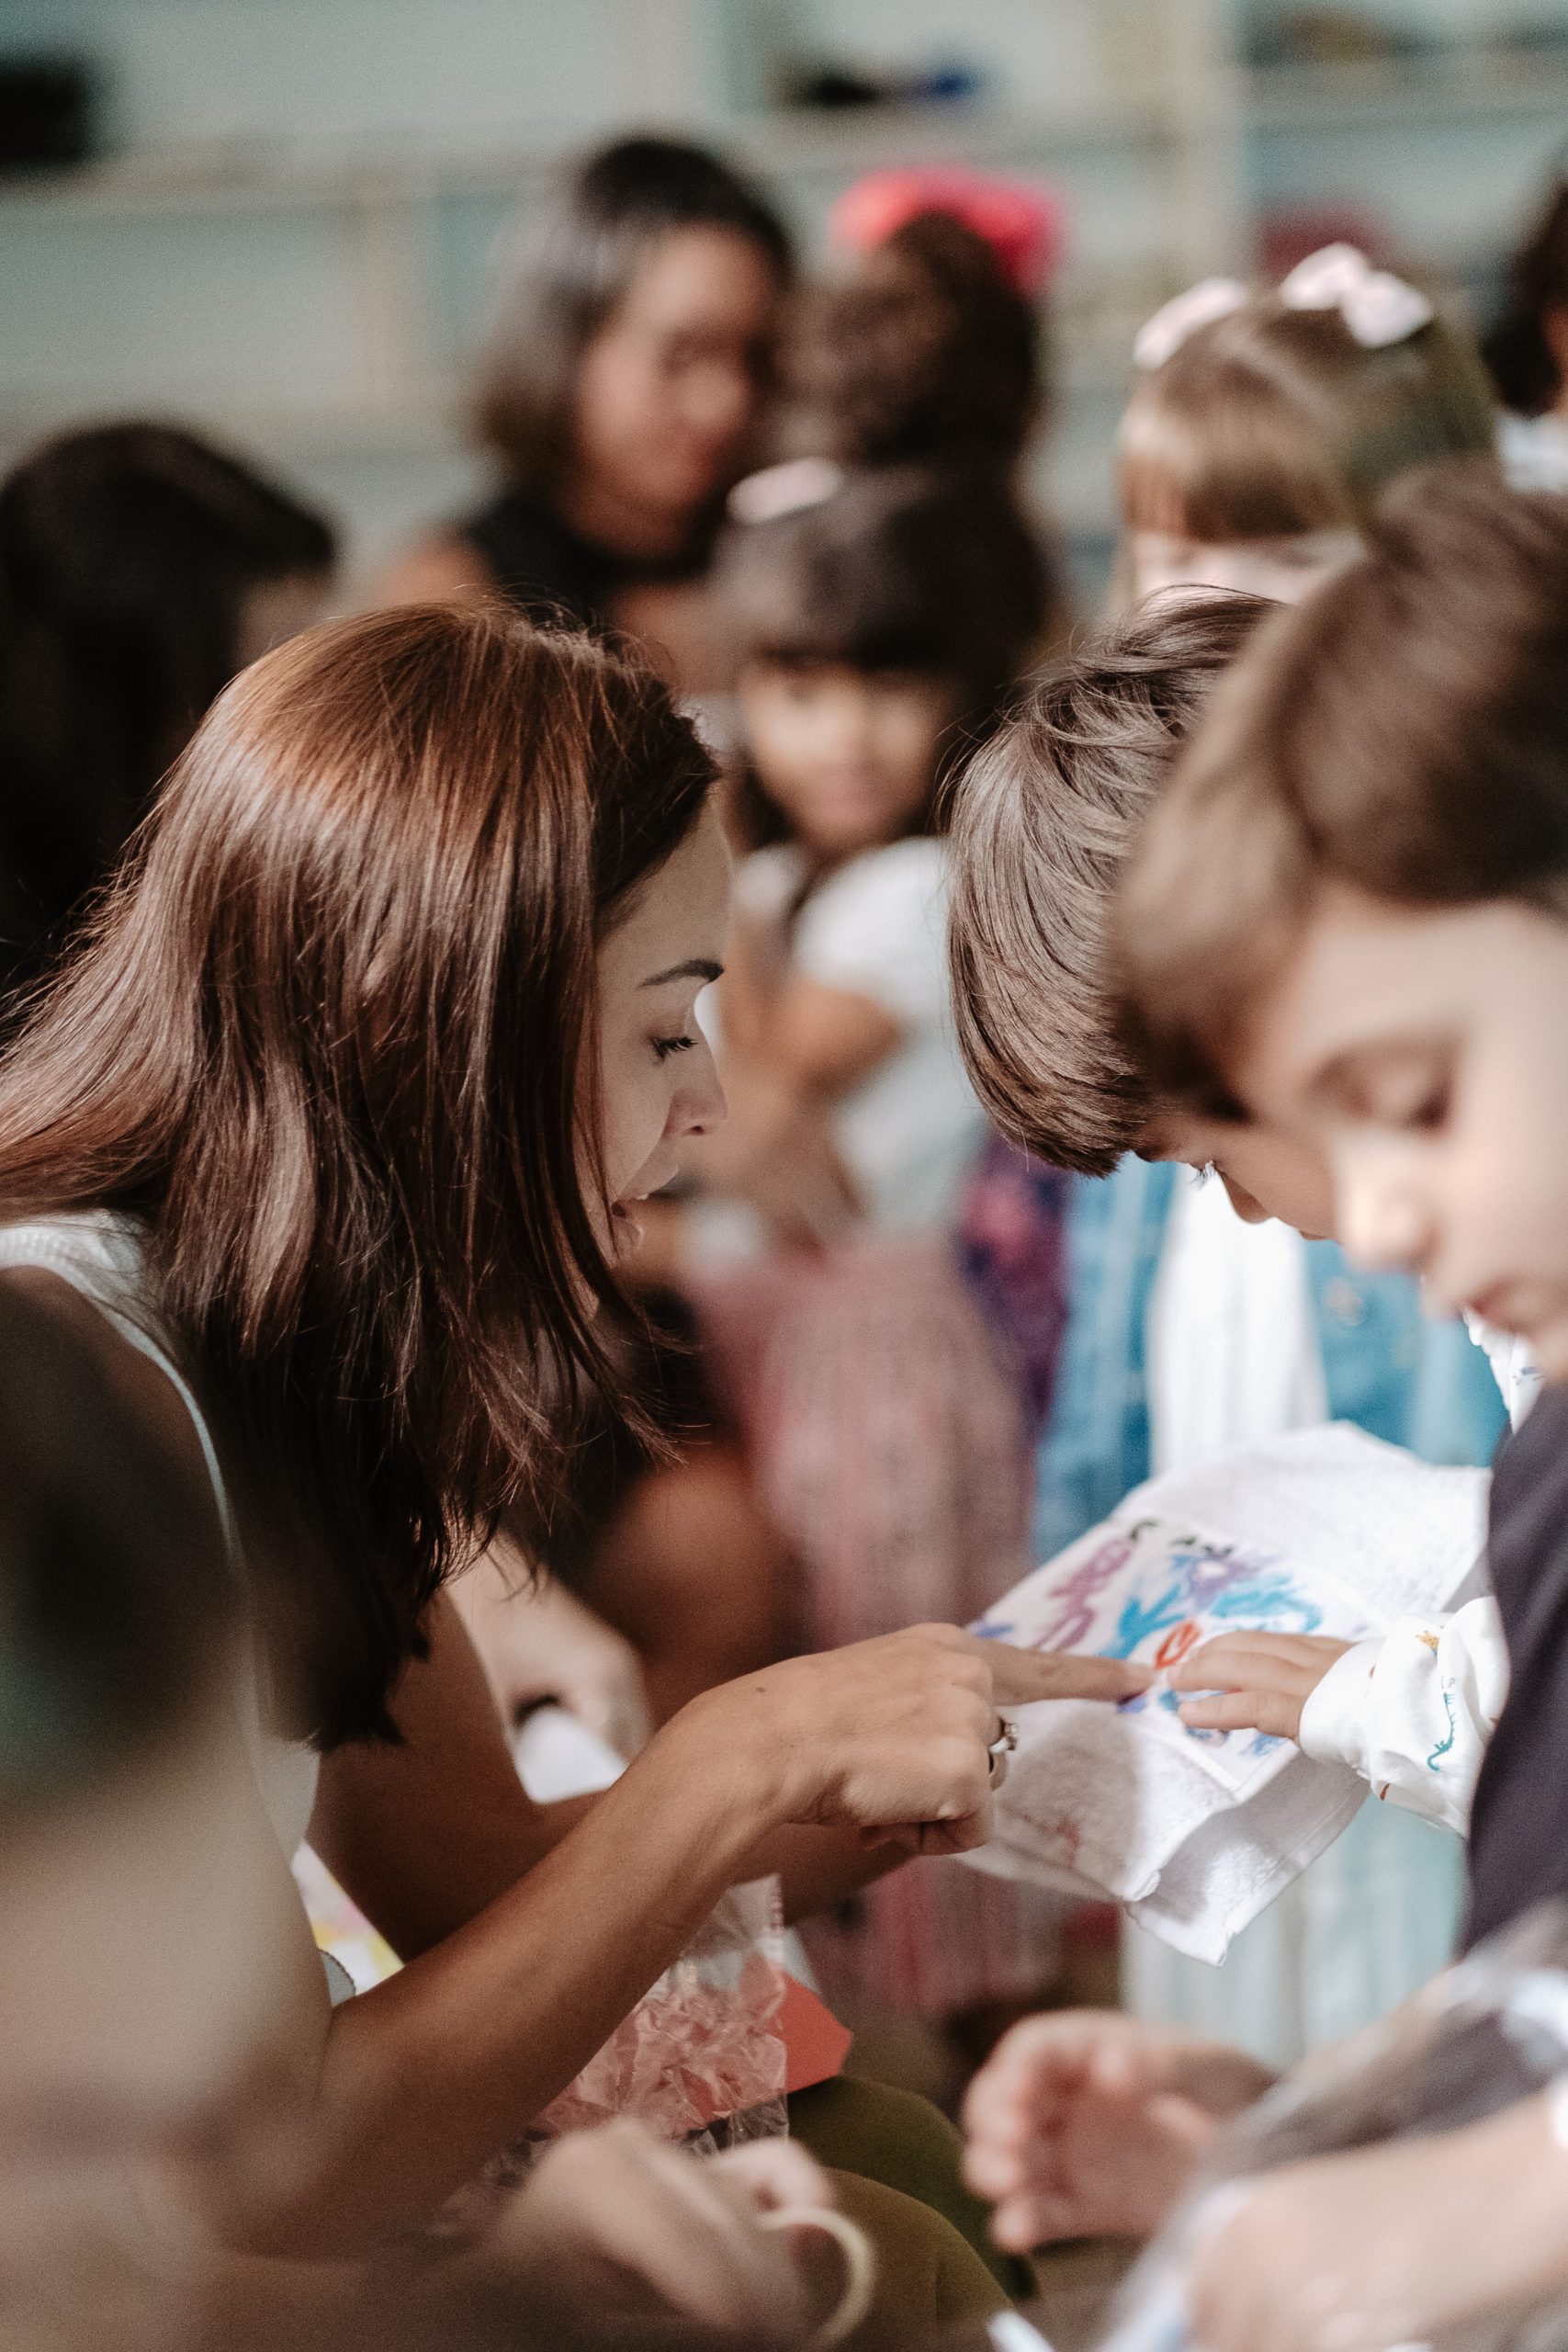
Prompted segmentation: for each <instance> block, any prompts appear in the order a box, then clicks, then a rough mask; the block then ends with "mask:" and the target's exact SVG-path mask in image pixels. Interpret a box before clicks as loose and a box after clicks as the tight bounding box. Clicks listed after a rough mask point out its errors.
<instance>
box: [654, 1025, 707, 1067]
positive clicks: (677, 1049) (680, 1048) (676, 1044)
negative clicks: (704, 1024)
mask: <svg viewBox="0 0 1568 2352" xmlns="http://www.w3.org/2000/svg"><path fill="white" fill-rule="evenodd" d="M696 1042H697V1041H696V1039H695V1037H694V1036H693V1035H691V1034H690V1032H689V1031H688V1032H685V1033H683V1034H682V1035H681V1036H679V1037H655V1039H654V1040H653V1057H654V1059H655V1061H660V1062H666V1061H668V1060H669V1058H670V1057H671V1054H689V1053H690V1052H691V1050H692V1048H693V1046H694V1045H695V1044H696Z"/></svg>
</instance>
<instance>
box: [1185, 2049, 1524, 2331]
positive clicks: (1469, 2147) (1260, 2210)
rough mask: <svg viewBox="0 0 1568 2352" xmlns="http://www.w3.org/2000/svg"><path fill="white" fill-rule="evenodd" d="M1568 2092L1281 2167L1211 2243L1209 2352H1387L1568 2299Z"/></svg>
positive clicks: (1206, 2270) (1206, 2269)
mask: <svg viewBox="0 0 1568 2352" xmlns="http://www.w3.org/2000/svg"><path fill="white" fill-rule="evenodd" d="M1555 2098H1556V2092H1555V2091H1549V2092H1546V2093H1544V2094H1542V2095H1540V2096H1539V2097H1537V2098H1532V2099H1527V2100H1525V2101H1523V2102H1521V2103H1520V2104H1519V2105H1518V2106H1517V2107H1510V2108H1506V2109H1504V2110H1503V2111H1502V2112H1501V2113H1500V2114H1498V2115H1493V2116H1488V2117H1487V2118H1486V2119H1485V2120H1484V2121H1483V2122H1481V2123H1472V2124H1470V2125H1468V2126H1467V2127H1465V2128H1464V2129H1463V2130H1461V2131H1446V2132H1442V2133H1440V2134H1438V2135H1435V2136H1434V2137H1432V2138H1429V2139H1417V2140H1401V2141H1396V2142H1394V2143H1392V2144H1385V2145H1382V2146H1379V2147H1371V2148H1357V2149H1355V2150H1353V2151H1352V2152H1351V2153H1350V2154H1344V2155H1333V2156H1320V2157H1317V2158H1315V2159H1314V2161H1312V2162H1310V2163H1307V2164H1301V2165H1289V2166H1287V2167H1286V2168H1285V2169H1284V2170H1282V2171H1280V2172H1277V2173H1271V2174H1269V2175H1267V2176H1265V2177H1264V2178H1262V2179H1261V2180H1259V2181H1258V2182H1257V2183H1256V2185H1254V2186H1252V2187H1251V2188H1248V2189H1247V2193H1246V2195H1245V2197H1244V2199H1243V2200H1242V2202H1241V2204H1240V2206H1239V2209H1231V2210H1229V2211H1227V2215H1226V2218H1224V2220H1222V2221H1220V2222H1218V2223H1217V2225H1216V2226H1215V2227H1214V2228H1213V2229H1212V2230H1211V2231H1210V2232H1209V2233H1206V2234H1205V2235H1204V2236H1203V2237H1202V2238H1201V2239H1200V2241H1199V2244H1198V2245H1197V2247H1196V2249H1195V2251H1194V2254H1193V2256H1192V2259H1191V2264H1190V2271H1189V2278H1188V2293H1189V2301H1190V2320H1191V2337H1192V2340H1193V2341H1194V2342H1195V2343H1199V2344H1202V2345H1204V2346H1207V2347H1208V2352H1379V2348H1380V2347H1382V2346H1388V2345H1393V2344H1420V2343H1428V2342H1430V2341H1431V2339H1432V2338H1433V2337H1434V2336H1446V2335H1448V2334H1449V2333H1450V2331H1458V2330H1461V2329H1463V2330H1464V2333H1465V2340H1466V2341H1470V2340H1472V2339H1471V2335H1470V2328H1471V2326H1472V2325H1473V2324H1476V2323H1480V2322H1483V2321H1487V2320H1490V2321H1492V2322H1493V2325H1492V2326H1491V2327H1488V2328H1486V2329H1484V2331H1483V2334H1484V2335H1485V2336H1486V2338H1487V2339H1490V2337H1491V2335H1493V2333H1494V2332H1497V2333H1498V2335H1499V2336H1500V2335H1501V2332H1502V2331H1501V2329H1500V2328H1499V2327H1498V2323H1500V2322H1501V2321H1502V2320H1503V2319H1504V2317H1505V2316H1506V2315H1517V2314H1522V2313H1523V2312H1525V2311H1527V2310H1528V2309H1529V2308H1530V2307H1531V2306H1533V2305H1538V2304H1540V2303H1541V2302H1543V2301H1547V2300H1548V2299H1556V2298H1561V2297H1562V2295H1563V2293H1564V2292H1565V2291H1568V2154H1565V2153H1564V2150H1563V2144H1562V2137H1561V2135H1560V2133H1559V2132H1558V2131H1555V2130H1554V2128H1553V2122H1552V2109H1553V2105H1554V2101H1555Z"/></svg>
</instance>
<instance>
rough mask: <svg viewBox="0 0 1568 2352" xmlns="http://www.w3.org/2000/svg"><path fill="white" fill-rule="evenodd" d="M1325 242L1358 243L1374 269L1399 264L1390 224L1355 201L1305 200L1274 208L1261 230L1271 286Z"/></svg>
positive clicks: (1261, 262) (1261, 254) (1262, 252)
mask: <svg viewBox="0 0 1568 2352" xmlns="http://www.w3.org/2000/svg"><path fill="white" fill-rule="evenodd" d="M1325 245H1354V246H1355V247H1356V249H1357V251H1358V252H1359V253H1363V254H1366V256H1367V259H1368V260H1369V261H1370V262H1371V265H1372V267H1373V268H1374V269H1389V268H1397V267H1398V260H1399V257H1398V255H1397V254H1395V253H1394V252H1393V246H1392V242H1391V240H1390V237H1389V233H1388V231H1387V229H1386V227H1385V226H1384V225H1383V224H1382V222H1381V221H1379V220H1375V219H1374V218H1373V216H1372V215H1371V213H1368V212H1362V211H1359V209H1357V207H1356V206H1355V205H1353V204H1303V205H1296V206H1292V208H1291V209H1289V210H1281V211H1278V212H1270V213H1269V215H1268V216H1267V217H1266V219H1265V220H1264V221H1263V224H1262V226H1261V228H1260V229H1259V230H1258V263H1259V266H1260V267H1261V269H1262V272H1263V276H1264V277H1265V278H1266V279H1267V281H1268V283H1269V285H1270V286H1277V285H1278V284H1279V283H1280V279H1281V278H1282V277H1289V276H1290V274H1291V272H1292V269H1294V267H1295V266H1296V264H1297V263H1298V262H1299V261H1305V259H1306V257H1307V255H1308V254H1317V253H1321V252H1322V251H1323V248H1324V246H1325Z"/></svg>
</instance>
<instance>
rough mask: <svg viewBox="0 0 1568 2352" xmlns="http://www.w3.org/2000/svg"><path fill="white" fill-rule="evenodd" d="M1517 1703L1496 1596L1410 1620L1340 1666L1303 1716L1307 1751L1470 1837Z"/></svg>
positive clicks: (1327, 1676) (1364, 1646) (1337, 1663)
mask: <svg viewBox="0 0 1568 2352" xmlns="http://www.w3.org/2000/svg"><path fill="white" fill-rule="evenodd" d="M1507 1695H1508V1652H1507V1648H1506V1644H1505V1642H1504V1640H1503V1625H1502V1621H1501V1619H1500V1618H1499V1616H1498V1614H1497V1604H1496V1602H1495V1600H1493V1598H1492V1596H1491V1595H1490V1594H1489V1593H1487V1594H1484V1595H1483V1596H1481V1597H1480V1598H1478V1599H1477V1600H1471V1601H1467V1602H1466V1603H1465V1605H1464V1607H1463V1608H1462V1609H1460V1610H1457V1611H1455V1612H1454V1614H1453V1615H1452V1616H1451V1617H1437V1616H1435V1617H1401V1618H1399V1619H1397V1620H1396V1622H1395V1623H1393V1625H1392V1626H1391V1627H1390V1628H1389V1630H1388V1632H1387V1633H1386V1634H1383V1636H1382V1640H1381V1641H1370V1642H1358V1643H1357V1644H1356V1645H1355V1646H1354V1647H1353V1648H1351V1649H1348V1650H1347V1651H1346V1653H1345V1655H1344V1657H1341V1658H1337V1659H1336V1661H1335V1663H1334V1665H1333V1666H1331V1667H1330V1668H1329V1669H1328V1672H1327V1673H1326V1674H1325V1676H1324V1678H1323V1680H1322V1681H1321V1682H1320V1683H1319V1684H1318V1686H1317V1689H1316V1690H1315V1691H1314V1692H1313V1694H1312V1696H1311V1698H1310V1699H1308V1701H1307V1702H1306V1705H1305V1707H1304V1708H1303V1711H1302V1738H1301V1744H1302V1750H1303V1754H1304V1755H1307V1756H1313V1757H1315V1758H1317V1759H1318V1760H1319V1762H1321V1763H1325V1764H1348V1766H1349V1767H1350V1770H1352V1771H1353V1772H1359V1774H1360V1776H1361V1778H1362V1780H1364V1781H1370V1782H1371V1786H1372V1789H1373V1791H1374V1792H1375V1794H1377V1795H1378V1796H1380V1797H1386V1798H1387V1799H1388V1800H1389V1801H1390V1803H1391V1804H1397V1805H1403V1806H1404V1807H1405V1809H1406V1810H1407V1811H1408V1812H1411V1813H1417V1814H1420V1815H1422V1816H1423V1817H1424V1818H1425V1819H1426V1820H1427V1821H1437V1822H1441V1823H1442V1825H1443V1826H1444V1827H1445V1828H1448V1829H1454V1830H1457V1831H1458V1832H1459V1834H1460V1835H1461V1837H1462V1836H1463V1835H1464V1833H1465V1831H1466V1830H1467V1829H1468V1827H1469V1826H1470V1809H1471V1805H1472V1802H1473V1800H1474V1796H1475V1782H1476V1779H1477V1776H1478V1774H1479V1773H1480V1770H1481V1764H1482V1758H1483V1757H1484V1755H1485V1753H1486V1744H1487V1742H1488V1740H1489V1739H1490V1738H1491V1736H1492V1734H1493V1732H1494V1731H1495V1728H1496V1724H1497V1718H1498V1716H1499V1715H1500V1714H1501V1713H1502V1712H1503V1702H1504V1700H1505V1699H1506V1697H1507Z"/></svg>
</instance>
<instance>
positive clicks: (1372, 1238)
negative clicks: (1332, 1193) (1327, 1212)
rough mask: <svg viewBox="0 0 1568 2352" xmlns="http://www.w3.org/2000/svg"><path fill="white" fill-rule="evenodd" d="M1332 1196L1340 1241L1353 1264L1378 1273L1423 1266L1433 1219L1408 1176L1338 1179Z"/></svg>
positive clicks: (1371, 1174)
mask: <svg viewBox="0 0 1568 2352" xmlns="http://www.w3.org/2000/svg"><path fill="white" fill-rule="evenodd" d="M1336 1194H1337V1204H1338V1225H1339V1238H1340V1240H1341V1241H1342V1242H1343V1244H1344V1246H1345V1249H1346V1250H1347V1252H1348V1255H1349V1256H1350V1257H1352V1258H1353V1259H1354V1260H1355V1261H1356V1263H1357V1264H1358V1265H1359V1266H1366V1267H1369V1268H1371V1270H1373V1271H1374V1272H1382V1271H1383V1270H1385V1269H1389V1268H1400V1267H1413V1268H1416V1269H1419V1268H1420V1267H1421V1266H1422V1265H1424V1264H1425V1262H1426V1260H1427V1254H1428V1251H1429V1250H1430V1246H1431V1240H1432V1220H1431V1216H1430V1214H1429V1212H1428V1210H1427V1204H1426V1202H1425V1200H1424V1198H1423V1196H1422V1193H1421V1192H1420V1190H1419V1188H1418V1187H1417V1186H1416V1183H1415V1182H1414V1181H1413V1180H1412V1179H1411V1178H1410V1177H1409V1176H1408V1175H1394V1174H1389V1175H1378V1174H1374V1173H1371V1172H1368V1173H1366V1174H1363V1175H1362V1176H1360V1177H1359V1179H1358V1178H1357V1177H1356V1176H1355V1175H1350V1176H1347V1177H1341V1179H1340V1180H1339V1182H1338V1183H1337V1186H1336Z"/></svg>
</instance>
